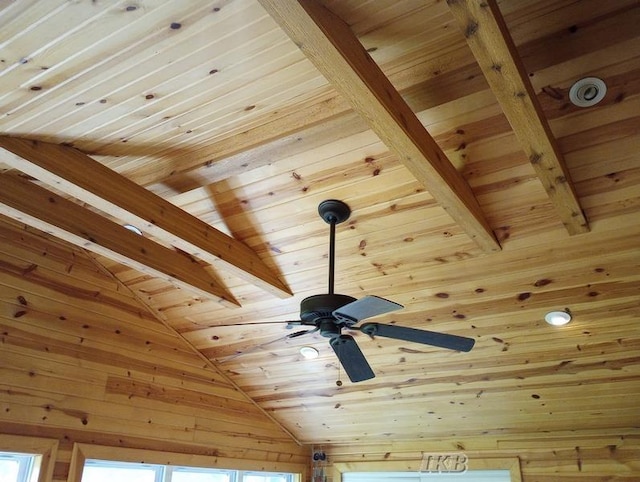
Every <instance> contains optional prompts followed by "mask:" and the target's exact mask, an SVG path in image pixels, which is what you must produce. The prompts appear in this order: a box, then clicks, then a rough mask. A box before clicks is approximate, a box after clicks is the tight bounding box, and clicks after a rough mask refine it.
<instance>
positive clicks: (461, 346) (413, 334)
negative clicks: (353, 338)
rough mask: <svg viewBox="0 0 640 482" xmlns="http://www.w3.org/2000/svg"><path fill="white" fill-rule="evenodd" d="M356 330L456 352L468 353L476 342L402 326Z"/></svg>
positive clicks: (369, 326)
mask: <svg viewBox="0 0 640 482" xmlns="http://www.w3.org/2000/svg"><path fill="white" fill-rule="evenodd" d="M358 329H359V330H360V331H361V332H362V333H366V334H367V335H369V336H384V337H385V338H394V339H396V340H405V341H411V342H414V343H422V344H424V345H433V346H439V347H441V348H448V349H449V350H458V351H469V350H471V349H472V348H473V345H474V344H475V342H476V341H475V340H474V339H473V338H466V337H464V336H458V335H449V334H447V333H437V332H435V331H427V330H418V329H415V328H407V327H404V326H396V325H385V324H382V323H365V324H364V325H362V326H360V327H359V328H358Z"/></svg>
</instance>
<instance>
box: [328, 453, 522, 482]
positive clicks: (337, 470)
mask: <svg viewBox="0 0 640 482" xmlns="http://www.w3.org/2000/svg"><path fill="white" fill-rule="evenodd" d="M421 466H422V460H420V459H417V460H403V461H400V460H398V461H396V460H385V461H378V462H334V463H333V482H342V474H343V473H345V472H402V471H405V472H419V471H420V468H421ZM468 469H469V470H508V471H509V474H510V475H511V482H522V475H521V472H520V459H519V458H518V457H500V458H498V457H481V458H477V457H474V456H469V458H468Z"/></svg>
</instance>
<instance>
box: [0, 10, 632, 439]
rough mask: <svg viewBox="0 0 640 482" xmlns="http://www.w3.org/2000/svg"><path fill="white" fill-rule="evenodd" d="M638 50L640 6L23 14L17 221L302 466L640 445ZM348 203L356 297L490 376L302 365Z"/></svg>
mask: <svg viewBox="0 0 640 482" xmlns="http://www.w3.org/2000/svg"><path fill="white" fill-rule="evenodd" d="M639 24H640V6H639V4H638V2H637V1H636V0H617V1H615V2H602V1H595V0H587V1H583V2H573V1H549V0H531V1H526V2H523V1H517V0H501V1H498V2H494V1H490V2H472V1H463V0H450V1H449V2H445V1H435V0H427V1H424V0H406V1H402V2H398V1H395V0H376V1H375V2H374V1H369V2H367V1H361V0H353V1H351V0H348V1H344V0H335V1H333V0H322V1H316V2H309V1H300V2H296V1H293V0H286V1H285V0H282V1H280V0H273V1H271V0H261V1H260V2H258V1H256V0H227V1H223V0H221V1H217V2H208V1H206V2H205V1H194V2H180V1H178V0H170V1H152V0H145V1H143V2H132V1H127V2H118V1H113V2H68V1H54V0H52V1H47V2H29V1H26V0H25V1H23V0H19V1H16V2H10V3H6V4H3V5H2V7H0V32H2V34H1V38H0V136H1V137H0V147H1V149H0V170H1V171H2V172H3V173H2V174H0V190H2V193H0V200H1V201H2V204H1V205H0V210H1V211H0V212H1V214H2V215H4V216H8V217H11V218H13V219H14V221H10V223H15V220H16V219H17V220H19V222H22V223H25V224H30V225H32V226H33V227H35V228H37V229H41V230H44V231H48V232H51V233H52V234H53V235H54V236H59V237H61V238H62V239H64V240H65V241H67V242H71V243H72V244H75V245H76V249H87V250H89V251H92V252H93V253H92V255H91V256H93V257H94V258H95V259H97V260H98V261H99V262H100V263H101V264H102V266H103V267H104V268H105V269H106V270H108V271H109V272H110V273H111V274H113V275H114V276H116V277H117V278H118V279H119V280H120V282H122V283H124V284H125V285H127V286H128V287H129V288H130V289H131V290H132V292H133V293H135V294H136V296H137V297H138V298H139V300H140V301H141V302H142V303H143V304H144V305H146V306H149V307H151V308H152V309H153V310H155V312H156V314H157V316H158V317H159V318H160V319H162V320H163V321H164V322H165V323H167V324H168V325H170V326H171V327H172V328H173V329H174V330H175V331H176V332H177V333H179V334H180V335H181V336H182V337H183V338H184V339H185V340H186V341H187V342H188V343H189V344H191V345H192V346H194V347H196V348H197V349H198V350H199V351H200V353H201V354H202V355H203V356H204V357H206V358H208V359H210V360H211V361H212V362H213V363H214V364H216V366H217V367H218V368H219V369H221V370H222V371H224V372H225V373H226V374H227V375H228V376H229V378H230V379H231V380H232V381H233V383H235V384H237V385H238V387H240V388H241V389H242V390H243V391H244V392H246V393H247V394H248V395H249V396H250V397H251V398H252V399H253V400H254V401H255V402H256V403H257V404H258V405H260V407H262V408H263V409H264V410H266V411H267V412H268V413H269V414H270V415H272V416H273V417H274V419H276V420H278V422H279V423H281V424H282V425H283V426H284V427H285V428H286V429H287V430H288V431H290V432H291V433H292V434H293V435H294V436H295V438H296V439H298V440H300V441H303V442H308V443H313V444H321V443H329V442H335V443H350V442H351V441H356V440H359V441H360V442H361V443H363V444H364V443H375V442H376V441H387V440H391V439H393V440H417V439H423V438H425V437H431V438H434V439H436V438H437V439H440V440H450V439H451V440H452V439H454V438H455V439H459V438H460V437H480V436H483V434H484V435H489V436H492V437H496V438H497V437H501V438H502V439H505V438H509V437H513V438H514V439H518V438H520V439H522V438H526V437H534V438H535V437H538V436H540V435H541V434H543V433H548V432H555V433H558V434H565V435H566V434H569V433H573V432H575V431H580V430H582V431H585V433H587V432H588V433H598V432H599V431H602V432H606V433H611V431H612V430H618V431H619V432H620V433H627V434H629V433H631V434H637V430H638V429H637V408H636V407H635V405H636V400H637V396H635V395H637V394H638V393H639V390H640V357H638V347H639V346H640V325H639V324H638V318H639V316H640V307H639V303H638V299H640V274H639V273H640V243H639V242H638V240H639V239H640V213H639V211H640V157H639V146H640V132H639V127H638V126H640V115H639V114H638V113H639V112H640V36H639V35H640V34H639V31H638V27H637V26H638V25H639ZM332 49H333V50H332ZM367 65H368V66H367ZM588 76H593V77H599V78H601V79H603V80H604V81H605V82H606V84H607V89H608V90H607V94H606V96H605V98H604V99H603V101H602V102H601V103H599V104H598V105H596V106H594V107H590V108H579V107H576V106H574V105H573V104H571V103H570V101H569V97H568V92H569V89H570V87H571V85H572V84H573V83H574V82H575V81H576V80H578V79H580V78H582V77H588ZM345 81H346V82H347V83H348V85H345ZM514 93H515V95H514ZM518 93H520V94H521V95H518ZM33 141H35V142H33ZM36 196H42V197H36ZM36 199H42V200H43V201H41V202H38V201H36ZM325 199H341V200H344V201H345V202H347V203H348V204H349V205H350V207H351V209H352V211H353V212H352V216H351V218H350V219H349V220H348V221H346V222H345V223H344V224H341V225H339V226H338V228H337V252H336V256H337V259H336V292H338V293H343V294H347V295H351V296H354V297H357V298H360V297H362V296H365V295H371V294H374V295H378V296H382V297H385V298H388V299H391V300H393V301H396V302H398V303H401V304H403V305H405V309H404V310H402V311H398V312H394V313H392V314H388V315H384V316H381V317H380V318H379V319H376V321H380V322H387V323H398V324H402V325H405V326H410V327H414V328H423V329H428V330H432V331H439V332H445V333H452V334H457V335H462V336H467V337H472V338H474V339H475V340H476V346H475V347H474V349H473V350H472V351H471V352H469V353H457V352H448V351H443V350H440V349H436V348H430V347H426V346H422V345H418V346H417V345H412V344H410V343H407V342H401V341H394V340H388V339H375V340H371V339H369V338H368V337H366V336H365V335H363V334H362V333H353V336H354V337H355V338H356V340H357V342H358V344H359V345H360V347H361V348H362V350H363V352H364V354H365V355H366V357H367V359H368V360H369V363H370V364H371V366H372V368H373V371H374V372H375V374H376V378H374V379H373V380H370V381H367V382H362V383H358V384H351V383H350V382H349V381H348V380H347V379H346V375H345V374H344V371H343V370H341V369H339V367H338V364H337V360H336V358H335V354H334V353H333V351H332V350H331V348H330V347H329V345H328V343H327V340H326V339H325V338H322V337H321V336H319V335H308V336H302V337H298V338H292V339H285V338H284V337H286V335H287V334H289V333H291V332H290V331H287V330H286V328H285V325H284V324H283V323H279V322H280V321H283V320H296V319H298V316H299V313H298V310H299V304H300V301H301V300H302V299H304V298H305V297H306V296H310V295H314V294H320V293H324V292H326V290H327V268H328V266H327V255H328V226H327V224H326V223H325V222H324V221H322V220H321V219H320V218H319V216H318V215H317V207H318V204H319V203H320V202H321V201H323V200H325ZM45 200H46V203H51V204H55V205H56V209H55V210H54V209H46V207H44V206H42V204H45ZM60 206H62V208H60V209H58V207H60ZM64 206H66V207H64ZM3 222H4V221H3ZM6 222H9V221H6ZM125 223H131V224H135V225H137V226H138V227H139V228H140V229H142V231H143V237H142V238H140V237H136V235H134V234H133V233H130V232H129V231H125V230H124V228H123V227H122V225H123V224H125ZM12 225H13V224H12ZM203 233H210V234H208V235H203ZM202 236H204V237H205V238H208V237H213V238H214V239H215V241H210V242H209V244H207V245H206V246H203V245H202V243H200V241H202V239H201V238H202ZM87 243H89V244H87ZM189 267H193V270H190V269H189ZM565 308H568V309H570V310H571V312H572V313H573V314H574V320H573V321H572V322H571V323H570V324H569V325H567V326H566V327H562V328H552V327H550V326H548V325H546V324H545V323H544V321H543V316H544V314H545V313H546V312H547V311H549V310H552V309H555V310H557V309H565ZM256 323H258V324H256ZM305 344H309V345H312V346H314V347H316V348H317V349H318V350H319V351H320V357H319V358H318V359H316V360H313V361H303V360H302V358H301V356H300V355H299V354H298V348H299V347H300V346H302V345H305ZM239 352H243V353H241V354H238V353H239ZM339 378H340V379H342V381H343V384H342V386H340V387H338V386H337V385H336V383H335V382H336V380H338V379H339ZM390 406H392V407H393V416H392V418H391V419H389V407H390ZM425 407H428V408H425ZM496 407H500V410H499V411H496ZM585 414H589V416H585Z"/></svg>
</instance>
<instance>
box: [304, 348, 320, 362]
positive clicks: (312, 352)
mask: <svg viewBox="0 0 640 482" xmlns="http://www.w3.org/2000/svg"><path fill="white" fill-rule="evenodd" d="M300 354H301V355H302V356H303V357H304V358H306V359H307V360H313V359H314V358H318V355H319V354H320V353H319V352H318V350H316V349H315V348H314V347H312V346H302V347H300Z"/></svg>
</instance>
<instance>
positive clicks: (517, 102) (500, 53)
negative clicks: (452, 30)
mask: <svg viewBox="0 0 640 482" xmlns="http://www.w3.org/2000/svg"><path fill="white" fill-rule="evenodd" d="M447 3H448V5H449V7H450V10H451V13H452V14H453V16H454V17H455V18H456V21H457V22H458V24H459V26H460V28H461V29H462V31H463V32H464V36H465V37H466V39H467V43H468V44H469V47H470V48H471V51H472V52H473V55H474V56H475V57H476V60H477V62H478V64H479V65H480V68H481V69H482V71H483V73H484V76H485V77H486V79H487V82H488V83H489V86H490V87H491V90H492V91H493V93H494V95H495V96H496V98H497V99H498V102H499V103H500V106H501V107H502V111H503V112H504V114H505V116H506V117H507V119H508V120H509V123H510V124H511V128H512V129H513V132H514V134H515V135H516V138H517V139H518V141H519V142H520V145H521V146H522V148H523V149H524V151H525V153H526V155H527V157H528V158H529V161H530V162H531V164H532V166H533V168H534V169H535V171H536V174H537V176H538V178H539V179H540V181H541V182H542V184H543V186H544V189H545V190H546V192H547V195H548V196H549V199H550V200H551V202H552V203H553V205H554V207H555V209H556V211H557V213H558V215H559V217H560V219H561V220H562V222H563V224H564V225H565V227H566V229H567V231H568V232H569V234H572V235H573V234H579V233H585V232H588V231H589V224H588V222H587V219H586V217H585V216H584V213H583V211H582V208H581V207H580V203H579V201H578V197H577V195H576V193H575V190H574V187H573V184H572V182H571V179H570V176H569V171H568V169H567V167H566V165H565V162H564V159H563V156H562V153H561V152H560V149H559V147H558V145H557V143H556V140H555V137H554V136H553V133H552V132H551V128H550V127H549V123H548V122H547V120H546V118H545V116H544V113H543V111H542V107H541V106H540V103H539V101H538V98H537V97H536V94H535V92H534V90H533V86H532V85H531V82H530V81H529V78H528V76H527V72H526V70H525V68H524V64H523V63H522V60H521V59H520V56H519V55H518V51H517V50H516V47H515V44H514V43H513V40H512V39H511V35H510V34H509V31H508V29H507V26H506V23H505V21H504V19H503V17H502V15H501V13H500V9H499V8H498V5H497V3H496V1H495V0H447Z"/></svg>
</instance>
